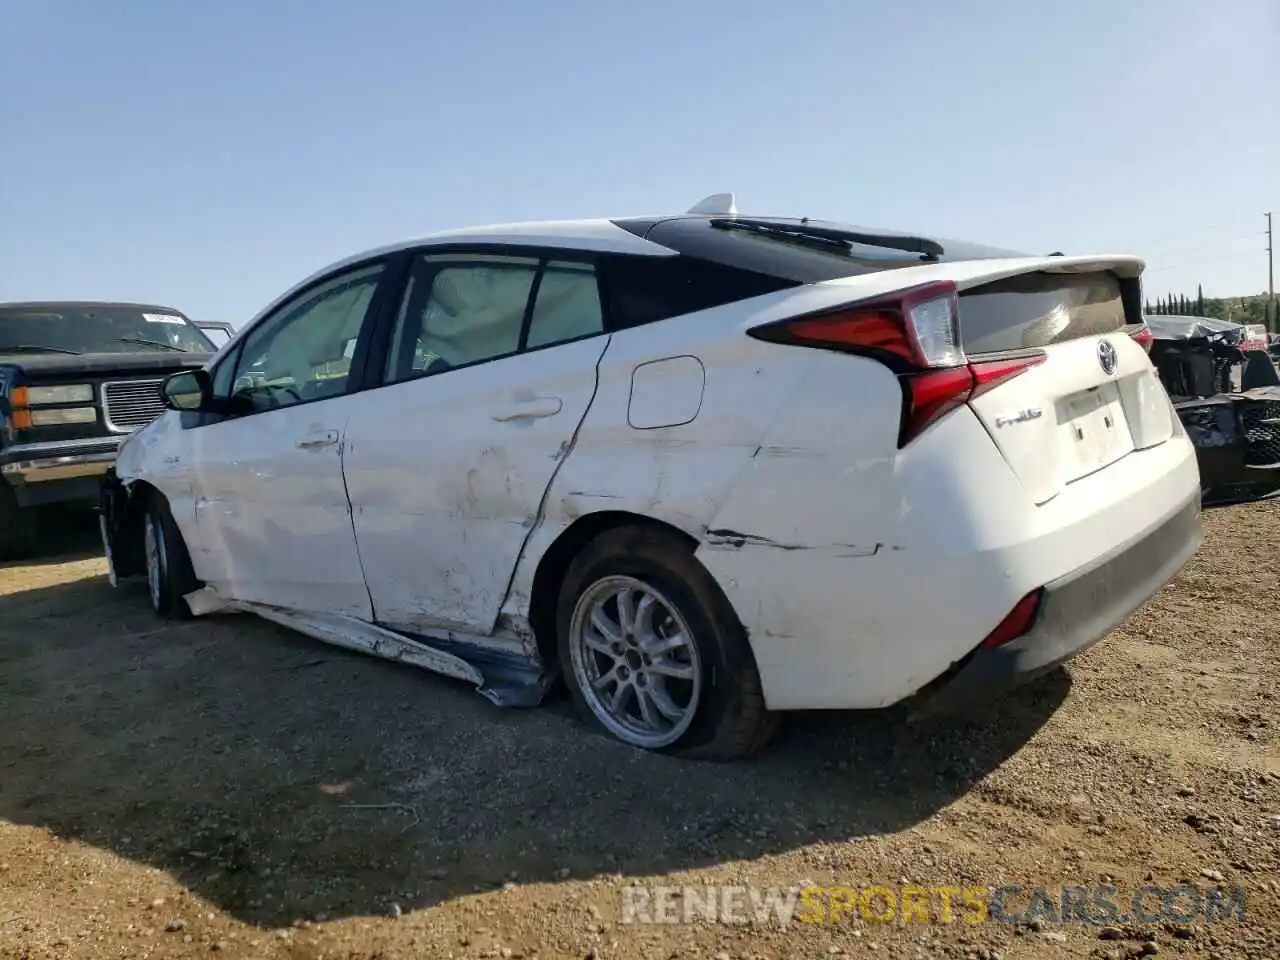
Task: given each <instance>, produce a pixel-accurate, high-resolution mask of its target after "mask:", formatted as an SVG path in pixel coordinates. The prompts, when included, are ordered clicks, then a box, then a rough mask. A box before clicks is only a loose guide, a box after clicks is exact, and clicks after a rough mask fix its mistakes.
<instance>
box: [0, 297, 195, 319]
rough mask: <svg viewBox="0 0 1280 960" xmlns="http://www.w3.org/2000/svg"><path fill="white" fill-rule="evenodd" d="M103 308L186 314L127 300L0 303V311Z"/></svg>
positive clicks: (181, 315)
mask: <svg viewBox="0 0 1280 960" xmlns="http://www.w3.org/2000/svg"><path fill="white" fill-rule="evenodd" d="M95 307H96V308H103V307H125V308H128V309H130V310H141V311H146V312H147V313H172V314H177V315H178V316H180V317H185V316H186V314H185V313H183V312H182V311H181V310H179V309H178V308H177V307H166V306H163V305H161V304H158V303H133V302H130V301H127V300H25V301H14V302H11V303H0V310H52V311H58V310H88V309H93V308H95Z"/></svg>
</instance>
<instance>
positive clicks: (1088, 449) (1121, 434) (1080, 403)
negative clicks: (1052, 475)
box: [1057, 383, 1133, 480]
mask: <svg viewBox="0 0 1280 960" xmlns="http://www.w3.org/2000/svg"><path fill="white" fill-rule="evenodd" d="M1057 406H1058V422H1059V424H1060V425H1061V426H1060V428H1059V429H1060V431H1061V436H1062V443H1063V446H1064V447H1065V448H1066V451H1065V452H1066V457H1065V458H1064V459H1065V462H1066V463H1067V464H1070V465H1071V466H1070V473H1071V475H1070V476H1069V477H1068V478H1067V479H1068V480H1076V479H1079V478H1080V477H1083V476H1086V475H1087V474H1090V473H1093V472H1094V471H1096V470H1101V469H1102V468H1103V467H1106V466H1109V465H1110V464H1112V463H1115V462H1116V461H1117V460H1119V459H1120V458H1121V457H1123V456H1124V455H1125V454H1127V453H1129V452H1131V451H1132V450H1133V436H1132V434H1131V433H1130V432H1129V423H1128V420H1126V419H1125V415H1124V404H1123V403H1122V402H1121V400H1120V392H1119V390H1117V389H1116V385H1115V384H1114V383H1104V384H1102V385H1101V386H1098V387H1094V388H1093V389H1091V390H1083V391H1081V392H1080V393H1075V394H1072V395H1071V396H1068V397H1063V398H1062V399H1061V400H1059V401H1058V404H1057Z"/></svg>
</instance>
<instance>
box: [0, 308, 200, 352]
mask: <svg viewBox="0 0 1280 960" xmlns="http://www.w3.org/2000/svg"><path fill="white" fill-rule="evenodd" d="M216 349H217V348H216V347H214V345H213V344H212V343H211V342H210V341H209V338H208V337H206V336H205V335H204V334H203V333H202V332H201V331H200V330H199V329H198V328H197V327H196V326H195V325H194V324H192V323H191V321H190V320H188V319H187V318H186V317H184V316H183V315H182V314H180V313H177V312H176V311H173V310H165V309H161V308H159V307H155V308H152V307H134V306H124V305H117V304H49V305H48V306H44V305H30V306H21V307H7V306H0V353H5V352H10V351H11V352H18V353H26V354H30V353H40V352H46V351H47V352H49V353H158V352H162V351H163V352H182V353H213V352H215V350H216Z"/></svg>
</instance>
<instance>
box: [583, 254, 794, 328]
mask: <svg viewBox="0 0 1280 960" xmlns="http://www.w3.org/2000/svg"><path fill="white" fill-rule="evenodd" d="M597 269H598V270H599V271H600V285H601V288H602V290H603V293H604V297H605V301H606V304H607V306H608V316H609V324H610V326H611V328H612V329H615V330H625V329H628V328H630V327H638V326H641V325H643V324H646V323H654V322H656V321H658V320H666V319H668V318H670V317H678V316H681V315H682V314H686V313H694V312H695V311H698V310H709V309H711V308H712V307H719V306H724V305H725V304H729V303H737V302H738V301H739V300H747V299H749V298H751V297H759V296H763V295H764V294H766V293H776V292H777V291H779V290H786V289H789V288H791V287H796V286H799V284H798V283H796V282H795V281H793V280H787V279H783V278H780V277H772V276H767V275H765V274H762V273H756V272H753V271H751V270H741V269H737V268H735V267H730V266H725V265H724V264H719V263H711V262H708V261H705V260H698V259H694V258H693V257H684V256H674V257H650V256H627V255H624V254H614V255H608V256H605V257H602V258H601V259H600V261H599V263H598V265H597Z"/></svg>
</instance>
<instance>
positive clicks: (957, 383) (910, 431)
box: [898, 353, 1045, 448]
mask: <svg viewBox="0 0 1280 960" xmlns="http://www.w3.org/2000/svg"><path fill="white" fill-rule="evenodd" d="M1044 358H1045V355H1044V354H1043V353H1036V354H1029V355H1027V356H1025V357H1012V358H1010V359H1008V360H988V361H978V362H974V363H967V364H965V365H964V366H963V367H952V368H951V369H949V370H926V371H924V372H923V373H915V374H908V375H906V376H903V377H901V378H900V379H901V381H902V388H903V393H904V398H903V399H904V402H905V404H906V411H905V413H904V414H903V417H902V428H901V431H900V432H899V434H898V446H899V448H901V447H905V446H906V445H907V444H908V443H910V442H911V441H912V440H914V439H915V438H916V437H918V436H919V435H920V434H921V433H922V432H923V431H924V429H925V428H926V427H928V426H929V424H931V423H933V422H934V421H936V420H937V419H938V418H939V417H941V416H942V415H943V414H945V413H949V412H950V411H952V410H954V409H955V408H956V407H958V406H961V405H962V404H965V403H968V402H969V401H970V400H972V399H974V398H975V397H980V396H982V394H984V393H986V392H987V391H988V390H990V389H991V388H992V387H996V386H999V385H1000V384H1002V383H1004V382H1005V381H1006V380H1011V379H1013V378H1014V377H1016V376H1017V375H1018V374H1020V373H1022V372H1023V371H1025V370H1027V369H1028V368H1030V367H1034V366H1035V365H1036V364H1037V363H1043V362H1044Z"/></svg>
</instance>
